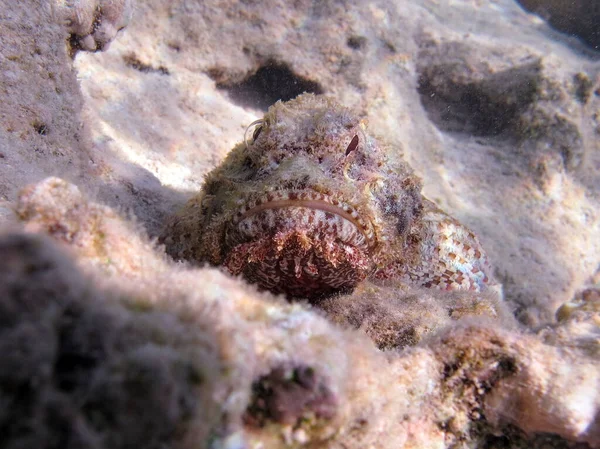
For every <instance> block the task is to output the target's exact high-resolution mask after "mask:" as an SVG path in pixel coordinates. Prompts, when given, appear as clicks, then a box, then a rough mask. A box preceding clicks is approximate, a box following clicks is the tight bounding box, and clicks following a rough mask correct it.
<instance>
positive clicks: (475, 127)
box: [419, 62, 540, 137]
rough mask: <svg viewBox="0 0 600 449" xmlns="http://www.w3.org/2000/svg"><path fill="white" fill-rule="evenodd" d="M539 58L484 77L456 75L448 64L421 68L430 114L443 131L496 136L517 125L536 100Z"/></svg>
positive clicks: (421, 88)
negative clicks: (459, 77) (466, 77)
mask: <svg viewBox="0 0 600 449" xmlns="http://www.w3.org/2000/svg"><path fill="white" fill-rule="evenodd" d="M539 71H540V66H539V63H538V62H534V63H532V64H529V65H526V66H521V67H516V68H511V69H508V70H506V71H503V72H499V73H496V74H493V75H490V76H488V77H487V78H484V79H481V80H471V79H468V80H462V79H457V78H454V77H453V76H452V75H451V74H452V70H451V68H449V67H446V66H445V65H444V64H441V65H439V66H428V67H425V68H422V69H421V70H420V76H419V94H420V95H421V102H422V104H423V106H424V108H425V109H426V110H427V113H428V115H429V118H430V119H431V121H433V122H434V124H435V125H436V126H437V127H438V128H439V129H440V130H442V131H447V132H458V133H467V134H472V135H475V136H487V137H490V136H496V135H499V134H502V133H503V132H505V131H507V130H509V129H511V128H513V127H514V126H516V125H517V123H518V120H519V116H520V115H521V113H522V112H523V111H524V110H525V109H526V108H527V107H528V106H529V105H530V104H531V103H532V102H533V101H534V100H535V95H536V92H537V89H538V74H539Z"/></svg>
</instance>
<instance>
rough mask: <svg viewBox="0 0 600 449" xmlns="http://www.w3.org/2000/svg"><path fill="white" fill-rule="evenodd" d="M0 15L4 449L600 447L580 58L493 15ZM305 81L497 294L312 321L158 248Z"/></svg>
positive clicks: (585, 99) (589, 66) (52, 6)
mask: <svg viewBox="0 0 600 449" xmlns="http://www.w3.org/2000/svg"><path fill="white" fill-rule="evenodd" d="M2 7H3V8H2V13H1V14H0V24H1V25H2V26H1V27H0V40H1V42H2V44H3V45H1V46H0V68H1V69H2V70H0V80H1V81H2V83H1V84H2V99H3V101H2V102H0V117H1V119H0V162H1V163H0V195H1V199H2V202H1V203H0V220H1V222H2V233H1V234H0V254H1V255H2V257H0V265H1V267H0V278H1V279H0V312H1V313H0V322H1V323H2V324H1V326H0V347H1V348H2V354H3V362H2V363H1V364H0V403H2V404H4V407H3V411H2V412H1V413H0V435H2V446H3V447H8V448H23V447H49V448H50V447H66V448H75V447H77V448H104V447H106V448H108V447H111V448H129V447H148V448H163V447H176V448H192V447H206V448H226V449H237V448H240V449H241V448H279V447H281V448H283V447H331V448H363V447H405V448H488V449H492V448H494V449H500V448H538V449H542V448H544V449H545V448H557V449H558V448H560V449H562V448H565V449H566V448H577V449H586V448H588V449H589V448H596V447H600V422H599V420H598V416H600V368H599V366H600V363H599V360H598V359H599V357H600V350H599V348H600V305H599V304H600V294H599V293H598V292H599V287H600V285H599V284H600V279H599V274H598V266H599V264H600V259H599V257H598V254H599V253H600V251H599V249H600V248H599V242H600V238H599V237H600V225H599V223H600V217H599V212H598V211H599V210H600V208H599V207H598V206H599V202H600V200H599V198H600V195H599V193H600V192H599V191H600V180H599V177H600V175H599V174H598V173H599V168H600V153H599V148H598V134H599V133H600V99H599V98H598V97H599V94H598V89H599V78H598V73H600V65H599V64H598V61H597V58H595V57H594V56H592V55H590V53H589V52H588V51H586V50H585V49H584V48H583V46H581V47H579V46H578V43H577V42H572V41H568V40H567V41H561V40H551V39H550V38H549V36H552V35H553V34H552V33H554V32H549V31H548V30H549V28H548V26H547V25H545V24H544V23H543V22H542V21H541V20H540V19H539V18H537V17H536V16H534V15H528V14H526V13H525V12H524V11H523V10H522V9H521V8H520V7H519V6H518V5H517V4H515V3H514V2H512V1H509V0H500V1H496V2H490V3H487V2H471V1H456V2H452V4H451V5H450V4H444V2H432V1H428V0H422V1H418V2H392V1H388V0H380V1H376V2H370V3H368V4H367V3H365V2H358V1H357V2H354V1H347V2H339V1H325V2H310V1H299V2H294V3H293V4H290V3H289V2H278V1H276V0H273V1H269V2H227V1H203V2H201V1H195V0H182V1H176V2H167V1H164V0H149V1H146V2H137V3H136V4H133V3H130V2H128V1H116V0H104V1H103V0H95V1H74V2H62V1H58V0H56V1H54V0H53V1H50V2H47V3H45V2H42V3H41V4H40V2H36V1H33V0H23V1H20V2H11V1H3V2H2ZM127 23H128V24H129V25H128V27H127V28H126V29H125V30H124V31H122V32H120V33H118V31H119V30H120V29H122V28H123V27H124V26H125V25H126V24H127ZM117 33H118V34H117ZM111 42H112V43H111ZM108 44H110V50H109V51H107V52H101V51H99V50H106V49H107V47H108ZM304 91H309V92H313V93H315V94H317V95H327V96H330V97H331V98H334V99H335V100H336V101H337V102H339V103H343V104H344V105H345V106H347V107H349V108H351V109H352V110H353V111H355V112H356V114H358V115H360V116H361V117H362V118H364V119H365V120H368V122H369V129H370V130H371V131H372V132H375V133H377V134H379V135H380V136H381V139H382V140H383V141H385V142H386V143H387V145H388V146H389V147H390V148H391V150H390V154H389V157H390V158H398V159H400V158H403V159H404V160H406V161H407V162H408V163H409V164H410V165H411V166H412V167H413V169H414V170H415V173H416V174H417V175H419V176H420V177H421V178H422V179H423V185H424V193H425V194H426V195H427V196H428V197H429V198H431V199H433V200H435V201H436V203H438V204H439V205H440V206H442V207H443V208H444V209H445V210H447V211H448V212H450V213H451V214H452V215H454V216H456V217H457V218H458V219H459V220H460V221H461V222H463V223H465V224H466V225H468V226H469V227H470V228H471V229H473V231H474V232H475V233H476V234H477V235H478V236H479V237H480V240H481V243H482V245H483V246H484V247H485V248H486V250H487V252H488V255H489V258H490V260H491V262H492V265H493V267H494V276H495V278H496V279H498V281H499V282H500V283H502V284H503V291H504V294H503V297H501V298H500V297H498V296H497V295H496V294H495V293H494V292H483V293H474V292H452V293H448V292H440V291H436V290H431V289H424V288H417V287H414V286H409V285H405V284H403V283H401V282H397V281H381V282H377V281H372V282H368V283H364V284H362V285H361V286H360V288H358V289H356V290H355V291H354V292H353V293H352V295H337V296H334V297H331V298H328V299H327V300H326V301H323V302H322V303H320V304H319V305H318V307H315V306H311V305H310V304H308V303H306V302H302V301H295V302H288V301H287V300H286V299H285V298H283V297H278V296H274V295H271V294H269V293H265V292H259V291H258V290H257V289H256V288H255V287H254V286H252V285H249V284H247V283H246V282H245V281H243V280H242V279H238V278H233V277H230V276H228V275H226V274H224V273H223V272H221V271H219V270H218V269H215V268H207V267H193V266H191V265H187V264H185V263H178V262H175V261H173V260H172V259H171V258H170V257H169V256H168V255H167V254H166V253H165V251H164V248H162V247H161V246H160V245H158V244H157V242H156V237H157V236H158V234H159V233H160V231H161V229H162V228H163V226H164V225H165V223H166V220H167V217H168V216H169V215H170V214H172V213H173V212H174V211H175V210H177V209H178V208H179V207H181V206H182V205H183V204H184V203H185V201H186V200H187V199H188V198H190V197H192V196H193V195H194V194H195V193H196V192H197V191H198V190H199V189H200V186H201V185H202V182H203V179H204V175H205V174H206V173H207V172H208V171H210V170H211V169H212V168H214V167H215V166H216V165H217V164H218V163H219V161H220V160H221V159H222V158H223V157H224V156H225V154H226V153H227V152H228V151H229V150H230V149H231V148H233V146H234V145H235V143H236V142H239V141H241V140H242V138H243V133H244V129H245V127H246V126H247V125H248V124H249V123H251V122H252V121H254V120H255V119H256V118H257V117H259V116H262V115H263V112H264V110H265V108H266V107H267V106H269V104H270V103H272V102H273V101H275V100H277V99H278V98H282V99H289V98H292V97H295V96H296V95H298V94H300V93H302V92H304Z"/></svg>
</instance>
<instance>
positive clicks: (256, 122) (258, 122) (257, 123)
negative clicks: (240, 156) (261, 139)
mask: <svg viewBox="0 0 600 449" xmlns="http://www.w3.org/2000/svg"><path fill="white" fill-rule="evenodd" d="M264 124H268V122H267V121H266V120H263V119H262V118H261V119H258V120H254V121H253V122H252V123H250V124H249V125H248V127H247V128H246V132H244V145H245V146H246V149H248V147H249V144H248V131H250V129H252V127H254V126H256V129H255V130H254V132H253V133H252V140H256V138H257V137H258V135H259V134H260V132H261V130H262V127H263V125H264Z"/></svg>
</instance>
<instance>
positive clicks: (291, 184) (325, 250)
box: [161, 94, 494, 300]
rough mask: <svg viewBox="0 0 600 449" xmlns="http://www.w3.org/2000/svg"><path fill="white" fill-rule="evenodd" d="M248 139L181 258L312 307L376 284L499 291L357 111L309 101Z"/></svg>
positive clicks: (211, 191)
mask: <svg viewBox="0 0 600 449" xmlns="http://www.w3.org/2000/svg"><path fill="white" fill-rule="evenodd" d="M246 134H247V135H246V136H244V141H243V142H241V143H240V144H238V145H237V146H235V147H234V148H233V150H232V151H231V152H230V153H229V154H228V156H227V157H226V158H225V160H224V161H223V162H222V163H221V165H220V166H218V167H217V168H215V169H214V170H213V171H212V172H210V173H209V174H208V175H207V177H206V180H205V183H204V186H203V188H202V190H201V192H200V193H199V194H198V195H196V196H195V197H193V198H192V199H191V200H189V201H188V203H187V204H186V205H185V206H184V207H183V208H182V210H181V211H180V212H179V213H177V214H176V215H175V216H174V217H172V219H171V220H170V221H169V223H168V224H167V226H166V228H165V230H164V232H163V235H162V236H161V241H162V242H163V243H164V244H165V247H166V250H167V252H168V254H170V255H171V256H172V257H174V258H175V259H184V260H187V261H192V262H196V263H206V262H208V263H209V264H211V265H217V266H222V267H224V268H225V269H226V270H227V271H228V272H229V273H231V274H233V275H242V276H243V277H244V278H246V279H247V280H248V281H249V282H251V283H254V284H257V285H258V286H259V287H260V288H262V289H266V290H270V291H271V292H274V293H283V294H285V295H286V296H288V297H290V298H306V299H309V300H318V299H319V298H322V297H326V296H328V295H331V294H334V293H338V292H351V291H352V290H353V289H354V288H355V287H356V286H357V284H358V283H360V282H361V281H363V280H365V279H367V278H370V279H393V280H399V281H401V282H402V283H406V284H411V285H415V286H419V287H430V288H436V289H444V290H473V291H481V290H484V289H486V288H489V286H490V285H491V284H493V283H494V282H493V279H492V277H491V273H490V268H489V264H488V261H487V257H486V255H485V252H484V251H483V249H482V247H481V245H480V243H479V241H478V239H477V237H476V236H475V234H473V232H471V231H470V230H469V229H467V228H466V227H465V226H463V225H462V224H460V223H459V222H458V221H457V220H455V219H453V218H452V217H450V216H449V215H447V214H446V213H444V212H443V211H441V210H440V209H439V208H438V207H436V205H435V204H434V203H433V202H431V201H429V200H427V199H426V198H425V197H423V195H422V194H421V187H422V184H421V180H420V178H419V177H418V176H416V175H415V174H414V173H413V171H412V169H411V168H410V166H409V165H408V164H407V163H406V162H404V161H402V160H401V158H400V157H398V158H396V159H392V157H391V155H392V152H391V149H390V148H389V147H386V146H385V145H384V144H382V143H380V142H378V141H377V140H376V139H375V138H374V137H372V136H369V134H368V133H367V129H366V126H365V123H364V121H362V120H361V119H360V118H359V117H358V116H357V115H356V114H354V113H353V112H352V111H351V110H350V109H348V108H345V107H342V106H340V105H338V104H336V103H335V102H334V101H332V100H331V99H327V98H323V97H321V96H315V95H313V94H303V95H300V96H299V97H297V98H295V99H293V100H290V101H287V102H281V101H278V102H277V103H275V104H274V105H273V106H271V107H270V108H269V110H268V112H267V113H266V115H265V116H264V118H263V119H261V120H257V121H256V122H254V123H253V124H252V125H251V126H250V127H249V128H248V130H247V131H246Z"/></svg>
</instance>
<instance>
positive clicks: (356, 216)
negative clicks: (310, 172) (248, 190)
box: [233, 190, 375, 249]
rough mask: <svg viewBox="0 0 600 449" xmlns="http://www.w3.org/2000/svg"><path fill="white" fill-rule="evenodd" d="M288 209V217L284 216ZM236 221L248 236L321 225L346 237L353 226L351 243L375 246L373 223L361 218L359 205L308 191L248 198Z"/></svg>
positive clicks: (324, 229)
mask: <svg viewBox="0 0 600 449" xmlns="http://www.w3.org/2000/svg"><path fill="white" fill-rule="evenodd" d="M291 211H296V213H295V214H294V213H292V212H291ZM286 212H288V216H287V217H283V216H284V215H285V213H286ZM310 212H313V213H312V214H311V213H310ZM261 215H262V216H261ZM278 216H280V219H279V220H278V219H277V218H278ZM327 222H329V223H327ZM233 224H234V225H235V226H237V227H238V228H239V229H240V230H241V231H242V232H243V233H244V234H246V235H247V236H248V237H250V236H252V235H259V234H261V233H264V232H267V231H269V230H270V229H274V228H276V227H277V226H280V227H305V228H313V229H318V228H319V224H321V225H322V226H321V228H322V229H321V231H322V232H324V233H325V234H328V235H330V236H331V237H339V238H342V240H344V234H345V233H348V232H349V228H351V229H354V230H356V231H358V233H356V232H353V233H352V234H353V238H352V239H351V240H352V241H351V242H348V243H351V244H353V245H354V246H358V247H363V248H364V249H371V248H372V247H373V246H375V233H374V229H373V225H372V224H371V222H370V221H367V220H364V219H363V218H362V216H361V214H360V213H359V211H358V209H357V208H356V207H354V206H352V205H350V204H349V203H348V202H345V201H343V200H340V199H338V198H336V197H333V196H331V195H326V194H324V193H319V192H314V191H309V190H297V191H296V190H291V191H273V192H268V193H266V194H264V195H262V196H259V197H257V198H255V199H253V200H249V201H247V202H246V203H245V204H244V205H243V206H242V207H241V208H240V209H239V210H238V212H237V214H236V215H235V217H234V219H233ZM348 225H349V226H348ZM359 236H360V238H358V237H359Z"/></svg>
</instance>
